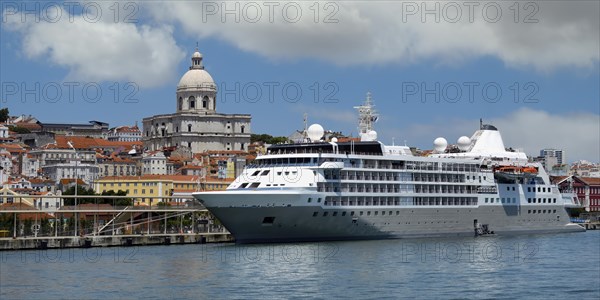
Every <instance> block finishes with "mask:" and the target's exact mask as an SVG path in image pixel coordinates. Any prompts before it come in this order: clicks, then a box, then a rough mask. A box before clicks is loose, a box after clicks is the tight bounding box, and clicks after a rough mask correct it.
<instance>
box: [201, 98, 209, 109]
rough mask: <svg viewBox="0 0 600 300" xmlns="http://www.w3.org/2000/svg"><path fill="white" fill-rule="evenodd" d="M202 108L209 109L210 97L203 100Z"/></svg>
mask: <svg viewBox="0 0 600 300" xmlns="http://www.w3.org/2000/svg"><path fill="white" fill-rule="evenodd" d="M202 108H208V97H207V96H204V98H202Z"/></svg>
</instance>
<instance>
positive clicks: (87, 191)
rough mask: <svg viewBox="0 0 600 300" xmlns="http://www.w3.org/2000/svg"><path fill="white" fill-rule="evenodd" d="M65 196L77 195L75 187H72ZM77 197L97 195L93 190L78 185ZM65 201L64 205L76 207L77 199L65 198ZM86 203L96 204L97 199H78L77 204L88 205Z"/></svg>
mask: <svg viewBox="0 0 600 300" xmlns="http://www.w3.org/2000/svg"><path fill="white" fill-rule="evenodd" d="M63 195H65V196H68V195H75V186H72V187H70V188H68V189H67V190H66V191H65V192H64V193H63ZM77 195H78V196H95V195H96V193H94V190H93V189H91V188H90V189H88V188H85V187H83V186H80V185H78V186H77ZM63 200H64V203H65V204H64V205H67V206H70V205H75V199H73V198H65V199H63ZM86 203H96V199H93V198H81V199H77V204H86Z"/></svg>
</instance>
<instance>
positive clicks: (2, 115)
mask: <svg viewBox="0 0 600 300" xmlns="http://www.w3.org/2000/svg"><path fill="white" fill-rule="evenodd" d="M4 100H6V99H4ZM8 117H9V113H8V107H5V108H3V109H0V122H6V121H7V120H8Z"/></svg>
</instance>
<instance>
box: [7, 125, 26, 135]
mask: <svg viewBox="0 0 600 300" xmlns="http://www.w3.org/2000/svg"><path fill="white" fill-rule="evenodd" d="M8 129H9V130H10V131H12V132H16V133H21V134H22V133H30V132H31V130H29V129H27V128H24V127H19V126H14V125H10V126H8Z"/></svg>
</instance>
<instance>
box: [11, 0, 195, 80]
mask: <svg viewBox="0 0 600 300" xmlns="http://www.w3.org/2000/svg"><path fill="white" fill-rule="evenodd" d="M109 4H110V3H109ZM52 9H57V12H56V13H58V15H59V16H61V17H60V18H56V19H52V18H50V19H48V18H43V17H42V18H41V19H40V20H39V21H36V19H35V18H33V17H31V16H28V17H27V18H26V20H25V22H22V19H21V15H20V14H15V15H10V16H9V17H10V18H7V20H6V21H7V23H6V28H7V29H8V30H13V31H16V32H18V33H20V34H21V35H22V41H21V46H22V51H23V53H24V54H25V55H26V56H27V57H28V58H32V59H37V60H38V61H39V62H41V63H43V64H55V65H58V66H62V67H65V68H67V69H68V70H69V73H68V75H67V79H69V80H73V79H76V80H83V81H108V82H110V81H131V82H135V83H136V84H137V85H138V86H140V87H155V86H161V85H163V84H165V83H166V82H168V80H167V79H169V78H174V77H175V76H177V72H178V70H177V68H176V66H177V64H178V63H179V62H180V61H181V59H183V58H184V56H185V53H184V52H183V51H182V50H181V49H180V48H179V47H178V46H177V45H176V43H175V40H174V39H173V32H172V31H173V30H172V27H171V26H156V27H153V26H148V25H137V24H136V23H126V22H115V21H114V20H113V19H112V15H111V14H109V13H108V12H110V10H109V9H108V7H106V5H105V7H104V8H102V11H103V12H104V15H105V16H104V17H103V18H102V19H100V20H97V21H95V22H94V21H90V17H89V15H88V17H87V19H86V16H85V15H83V14H79V15H70V14H69V12H68V11H67V10H66V8H65V7H60V6H54V7H52ZM48 14H49V13H47V12H46V13H42V15H43V16H47V15H48ZM52 16H55V15H54V14H52Z"/></svg>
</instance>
